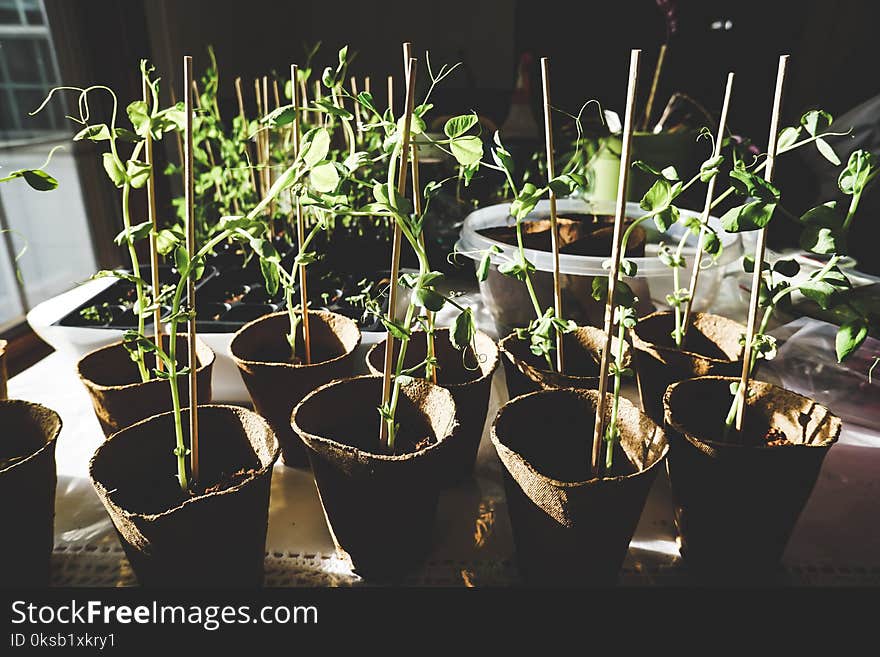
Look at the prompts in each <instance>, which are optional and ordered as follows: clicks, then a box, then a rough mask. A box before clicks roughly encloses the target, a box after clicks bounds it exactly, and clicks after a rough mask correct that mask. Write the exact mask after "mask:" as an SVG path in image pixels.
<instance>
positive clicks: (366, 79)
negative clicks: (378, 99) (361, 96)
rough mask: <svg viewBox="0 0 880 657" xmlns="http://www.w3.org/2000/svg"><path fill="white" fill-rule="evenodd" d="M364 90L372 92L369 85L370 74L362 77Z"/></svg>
mask: <svg viewBox="0 0 880 657" xmlns="http://www.w3.org/2000/svg"><path fill="white" fill-rule="evenodd" d="M364 91H366V92H367V93H368V94H371V93H373V90H372V88H371V87H370V76H369V75H368V76H367V77H365V78H364Z"/></svg>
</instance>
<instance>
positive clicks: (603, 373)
mask: <svg viewBox="0 0 880 657" xmlns="http://www.w3.org/2000/svg"><path fill="white" fill-rule="evenodd" d="M641 54H642V51H641V50H633V51H632V52H631V53H630V56H629V83H628V85H627V90H626V115H625V117H624V122H623V135H622V142H623V143H622V147H621V151H620V177H619V178H618V181H617V204H616V207H615V213H614V241H613V243H612V246H611V271H609V272H608V301H607V303H606V305H605V348H604V349H603V350H602V363H601V365H600V367H599V399H598V402H597V404H596V423H595V426H594V433H593V451H592V457H591V460H590V463H591V467H592V471H593V475H594V476H599V456H600V454H601V452H602V441H603V438H604V433H605V393H606V392H607V391H608V363H609V359H610V356H611V332H612V329H613V328H614V289H615V287H616V283H617V275H618V269H620V258H621V244H620V241H621V237H622V235H623V225H624V223H626V185H627V182H628V180H629V168H630V159H631V158H632V134H633V120H634V117H635V109H636V88H637V87H638V84H639V60H640V58H641Z"/></svg>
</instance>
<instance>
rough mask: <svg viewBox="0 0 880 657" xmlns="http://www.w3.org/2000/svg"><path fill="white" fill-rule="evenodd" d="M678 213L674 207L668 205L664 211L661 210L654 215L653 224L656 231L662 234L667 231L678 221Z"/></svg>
mask: <svg viewBox="0 0 880 657" xmlns="http://www.w3.org/2000/svg"><path fill="white" fill-rule="evenodd" d="M678 217H679V211H678V208H677V207H675V206H674V205H670V206H669V207H667V208H666V209H664V210H661V211H660V212H658V213H657V214H655V215H654V223H655V224H656V225H657V230H659V231H660V232H662V233H665V232H666V231H667V230H669V229H670V228H671V227H672V225H673V224H674V223H675V222H677V221H678Z"/></svg>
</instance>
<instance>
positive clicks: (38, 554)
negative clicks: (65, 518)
mask: <svg viewBox="0 0 880 657" xmlns="http://www.w3.org/2000/svg"><path fill="white" fill-rule="evenodd" d="M0 426H2V427H3V431H2V439H0V526H2V527H3V531H4V536H3V540H0V586H2V587H34V586H48V584H49V575H50V559H51V555H52V545H53V539H54V520H55V484H56V475H55V443H56V441H57V438H58V434H59V433H60V432H61V418H60V417H59V416H58V414H57V413H56V412H55V411H52V410H50V409H48V408H45V407H44V406H40V405H39V404H32V403H30V402H25V401H0Z"/></svg>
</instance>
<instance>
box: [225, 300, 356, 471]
mask: <svg viewBox="0 0 880 657" xmlns="http://www.w3.org/2000/svg"><path fill="white" fill-rule="evenodd" d="M289 332H290V319H289V316H288V314H287V312H280V313H273V314H271V315H266V316H265V317H262V318H260V319H258V320H255V321H253V322H251V323H249V324H245V325H244V326H243V327H241V329H240V330H239V331H238V333H236V334H235V337H234V338H233V339H232V343H231V344H230V345H229V351H230V353H231V354H232V359H233V360H234V361H235V364H236V365H237V366H238V370H239V372H241V378H242V379H243V380H244V384H245V386H247V389H248V393H249V394H250V396H251V400H252V401H253V402H254V408H255V409H256V410H257V413H259V414H260V415H262V416H263V417H264V418H266V420H268V422H269V426H271V427H272V430H273V431H274V432H275V435H276V436H277V437H278V442H280V443H281V454H282V459H283V461H284V464H285V465H289V466H307V465H308V458H307V457H306V451H305V448H304V447H303V444H302V441H301V440H300V439H299V438H298V437H297V435H296V434H295V433H294V432H293V430H292V428H291V426H290V414H291V412H292V411H293V408H294V407H295V406H296V405H297V404H298V403H299V402H300V401H301V400H302V398H303V397H305V396H306V395H307V394H309V393H310V392H311V391H312V390H314V389H315V388H319V387H321V386H322V385H324V384H326V383H330V382H331V381H334V380H336V379H344V378H347V377H349V376H351V375H352V374H353V372H354V368H355V365H356V362H355V357H354V352H355V350H356V349H357V347H358V345H359V344H360V342H361V332H360V329H358V326H357V323H356V322H355V321H354V320H352V319H349V318H348V317H344V316H342V315H337V314H336V313H331V312H327V311H310V312H309V335H310V337H311V350H312V361H313V362H312V363H311V364H310V365H306V364H304V363H299V362H297V363H294V362H290V361H289V356H290V343H288V341H287V334H288V333H289ZM297 346H298V348H299V349H303V348H304V347H303V339H302V324H300V332H299V334H298V336H297Z"/></svg>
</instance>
